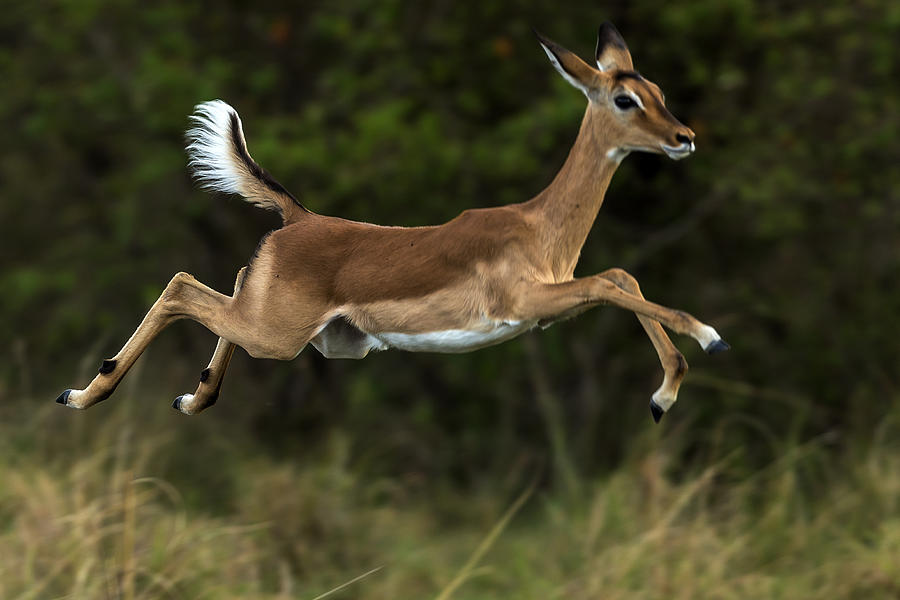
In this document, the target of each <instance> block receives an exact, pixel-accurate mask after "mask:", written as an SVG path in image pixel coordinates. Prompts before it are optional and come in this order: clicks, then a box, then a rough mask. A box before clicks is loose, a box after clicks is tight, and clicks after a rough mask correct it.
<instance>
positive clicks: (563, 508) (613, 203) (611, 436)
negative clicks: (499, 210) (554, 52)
mask: <svg viewBox="0 0 900 600" xmlns="http://www.w3.org/2000/svg"><path fill="white" fill-rule="evenodd" d="M605 20H611V21H613V22H614V23H615V24H616V26H617V27H618V28H619V30H620V31H621V32H622V34H623V35H624V37H625V39H626V40H627V42H628V44H629V47H630V50H631V53H632V56H633V58H634V63H635V67H636V68H637V69H638V70H639V71H641V72H642V73H643V74H644V75H645V76H646V77H648V78H649V79H651V80H652V81H655V82H656V83H658V84H659V85H660V86H661V87H662V89H663V90H664V92H665V94H666V98H667V103H668V106H669V108H670V109H671V111H672V112H673V114H675V115H676V116H677V117H678V118H679V119H680V120H682V121H683V122H684V123H685V124H687V125H688V126H690V127H691V128H692V129H693V130H694V131H695V132H696V133H697V147H698V152H697V153H696V154H695V155H694V156H693V157H692V158H691V159H690V160H686V161H681V162H677V163H676V162H672V161H670V160H668V159H666V158H664V157H659V156H651V155H642V154H633V155H631V156H630V157H629V158H628V159H627V160H626V161H625V162H624V163H623V164H622V166H621V167H620V169H619V171H618V172H617V174H616V176H615V178H614V180H613V182H612V185H611V187H610V189H609V192H608V194H607V196H606V202H605V204H604V206H603V209H602V210H601V212H600V216H599V218H598V220H597V223H596V225H595V227H594V230H593V232H592V235H591V236H590V237H589V239H588V242H587V245H586V246H585V248H584V251H583V254H582V259H581V263H580V265H579V268H578V270H577V271H576V275H588V274H592V273H595V272H599V271H601V270H603V269H606V268H609V267H611V266H621V267H624V268H626V269H627V270H629V271H630V272H631V273H633V274H634V275H635V276H636V277H637V278H638V280H639V281H640V282H641V286H642V290H643V292H644V294H645V295H646V296H647V297H648V298H649V299H651V300H653V301H656V302H659V303H661V304H664V305H667V306H672V307H677V308H681V309H684V310H686V311H689V312H691V313H692V314H694V315H696V316H698V317H699V318H700V319H701V320H703V321H705V322H707V323H710V324H712V325H713V326H714V327H716V329H717V330H718V331H719V332H721V333H722V335H723V336H724V337H725V339H727V340H728V341H729V342H730V343H731V345H732V350H731V351H730V352H728V353H725V354H722V355H717V356H714V357H709V356H706V355H704V354H703V353H702V352H701V351H700V350H699V348H698V347H697V345H696V344H695V343H694V342H693V341H692V340H690V339H687V338H684V337H678V336H674V335H673V341H675V343H676V345H678V347H679V348H680V349H681V351H682V352H684V354H685V356H686V357H687V359H688V362H689V363H690V365H691V371H690V372H689V374H688V376H687V378H686V380H685V383H684V386H683V387H682V390H681V394H680V401H679V402H678V404H676V405H675V407H674V408H673V409H672V410H671V411H670V412H669V413H668V414H667V415H666V417H665V418H664V419H663V421H662V422H661V424H660V425H658V426H654V424H653V423H652V420H651V418H650V415H649V412H648V409H647V404H648V401H649V397H650V394H651V393H652V392H653V391H654V390H655V389H656V388H657V386H658V385H659V383H660V382H661V380H662V370H661V368H660V366H659V363H658V360H657V358H656V355H655V353H654V351H653V348H652V346H651V344H650V342H649V340H648V339H647V338H646V336H645V335H644V333H643V331H642V330H641V328H640V326H639V324H638V322H637V320H636V319H635V318H634V317H633V316H632V315H630V314H628V313H626V312H624V311H621V310H618V309H614V308H602V309H597V310H594V311H591V312H588V313H586V314H584V315H582V316H580V317H579V318H577V319H576V320H572V321H568V322H565V323H561V324H558V325H555V326H554V327H552V328H551V329H548V330H546V331H540V332H533V333H529V334H526V335H524V336H522V337H521V338H519V339H516V340H514V341H511V342H508V343H506V344H503V345H500V346H496V347H493V348H489V349H485V350H481V351H478V352H474V353H471V354H467V355H434V354H432V355H429V354H407V353H403V352H397V351H391V352H385V353H380V354H374V355H371V356H369V357H368V358H366V359H365V360H364V361H344V360H332V361H329V360H325V359H324V358H322V357H321V356H320V355H318V354H317V353H316V352H315V350H313V349H312V348H309V349H307V350H306V351H305V352H303V353H302V354H301V355H300V356H299V357H298V358H297V359H296V360H294V361H293V362H290V363H281V362H275V361H262V360H252V359H250V358H249V357H248V356H247V355H246V354H245V353H243V351H241V350H238V352H237V353H236V355H235V358H234V360H233V361H232V364H231V367H230V369H229V372H228V375H227V377H226V381H225V385H224V388H223V392H222V395H221V398H220V401H219V403H218V404H217V405H216V406H215V407H214V409H212V410H209V411H208V412H205V413H203V414H202V416H198V417H194V418H188V417H185V416H184V415H181V414H180V413H177V412H175V411H173V410H172V409H171V408H169V405H170V404H171V401H172V400H173V399H174V398H175V396H177V395H179V394H182V393H185V392H191V391H193V390H194V388H195V386H196V384H197V378H198V375H199V372H200V370H201V369H203V368H204V367H205V365H206V364H207V361H208V359H209V357H210V355H211V353H212V350H213V348H214V346H215V342H216V338H215V336H213V334H211V333H210V332H208V331H207V330H205V329H203V328H202V327H201V326H199V325H197V324H195V323H190V322H179V323H177V324H175V325H174V326H173V327H171V328H169V329H168V330H166V331H165V332H164V333H163V334H162V335H161V336H160V337H159V338H158V339H157V341H156V342H155V343H154V344H153V345H151V346H150V348H149V350H148V351H147V353H146V354H145V356H144V357H143V358H142V359H141V360H140V361H139V362H138V364H137V365H136V367H135V369H134V370H132V372H131V373H130V374H129V376H128V377H127V378H126V379H125V380H124V382H123V384H122V385H121V386H120V387H119V389H118V391H117V392H116V394H115V395H114V396H113V397H112V398H111V399H110V400H109V401H108V402H105V403H103V404H100V405H98V406H97V407H95V408H93V409H92V410H90V411H88V412H85V413H76V412H73V411H67V410H64V409H62V408H60V407H59V406H57V405H55V404H54V403H53V399H54V398H55V397H56V396H57V395H58V394H59V392H60V391H62V390H63V389H65V388H67V387H76V388H78V387H84V385H85V384H87V383H88V381H89V380H90V378H91V377H92V376H93V374H94V373H95V372H96V368H97V366H98V365H99V364H100V362H101V360H102V359H103V358H107V357H109V356H112V355H113V354H115V353H116V352H117V350H118V349H119V347H120V346H121V345H122V343H123V342H124V341H125V340H126V339H127V338H128V336H130V335H131V333H132V331H133V330H134V328H135V327H136V326H137V324H138V323H139V321H140V319H141V318H142V316H143V314H144V313H145V311H146V310H147V308H148V307H149V306H150V304H152V302H153V301H154V300H155V299H156V297H157V296H158V295H159V293H160V292H161V290H162V288H163V287H164V286H165V284H166V282H167V281H168V280H169V278H170V277H171V276H172V275H173V274H174V273H175V272H177V271H182V270H183V271H188V272H190V273H192V274H193V275H195V276H196V277H197V278H198V279H199V280H201V281H203V282H204V283H206V284H208V285H211V286H212V287H214V288H216V289H218V290H220V291H223V292H227V293H230V290H231V288H232V285H233V281H234V276H235V273H236V272H237V270H238V269H239V268H240V267H241V266H243V265H244V264H246V262H247V260H248V257H249V256H250V255H251V253H252V252H253V249H254V248H255V246H256V243H257V241H258V239H259V238H260V237H261V236H262V235H263V234H265V233H266V232H267V231H269V230H271V229H273V228H276V227H278V226H279V224H280V222H279V220H278V217H277V215H275V214H274V213H267V212H263V211H259V210H258V209H255V208H253V207H251V206H250V205H248V204H245V203H243V202H241V201H240V200H239V199H235V198H229V197H223V196H213V195H209V194H205V193H202V192H200V191H198V190H196V189H195V188H194V186H193V185H192V183H191V181H190V179H189V177H188V174H187V170H186V168H185V160H186V159H185V155H184V152H183V149H182V148H183V144H184V138H183V135H184V130H185V129H186V128H187V126H188V122H187V116H188V114H190V113H191V111H192V108H193V106H194V105H195V104H197V103H198V102H201V101H204V100H208V99H212V98H222V99H224V100H226V101H227V102H229V103H231V104H232V105H233V106H235V107H236V108H237V109H238V111H239V112H240V114H241V116H242V118H243V121H244V129H245V132H246V134H247V138H248V144H249V147H250V151H251V153H252V154H253V156H254V158H256V160H257V161H258V162H260V163H261V164H262V165H263V166H265V167H266V168H267V169H268V170H269V171H270V172H271V173H272V174H273V175H274V176H275V177H276V178H277V179H278V180H279V181H280V182H281V183H283V184H284V185H285V187H287V188H288V189H289V190H291V191H292V192H294V193H295V194H297V195H298V196H299V197H300V198H301V200H302V201H303V203H304V204H305V205H306V206H308V207H309V208H310V209H311V210H313V211H315V212H319V213H323V214H329V215H338V216H342V217H345V218H350V219H354V220H363V221H370V222H375V223H382V224H393V225H407V226H415V225H425V224H434V223H440V222H444V221H446V220H449V219H451V218H453V217H454V216H455V215H457V214H458V213H459V212H460V211H462V210H463V209H465V208H470V207H479V206H495V205H499V204H505V203H510V202H519V201H523V200H526V199H528V198H530V197H531V196H533V195H535V194H536V193H537V192H538V191H540V190H541V189H542V188H543V187H544V186H545V185H547V184H548V183H549V182H550V180H551V179H552V177H553V175H554V174H555V172H556V171H557V169H558V168H559V167H560V166H561V165H562V163H563V161H564V159H565V157H566V154H567V152H568V150H569V148H570V146H571V144H572V142H573V141H574V139H575V135H576V133H577V131H578V127H579V123H580V118H581V115H582V113H583V111H584V108H585V99H584V97H583V96H582V95H581V94H580V93H579V92H578V91H576V90H574V89H572V88H571V87H570V86H568V85H567V84H566V83H565V82H564V81H563V80H562V78H560V77H559V76H558V75H557V74H556V72H555V71H554V70H553V68H552V67H551V65H549V64H548V62H547V59H546V56H545V54H544V53H543V52H542V51H541V49H540V47H539V46H538V44H537V42H536V41H535V39H534V37H533V35H532V33H531V30H530V28H531V27H532V26H535V27H537V28H538V29H540V30H541V31H542V32H544V33H545V34H546V35H547V36H549V37H550V38H552V39H554V40H555V41H557V42H559V43H561V44H562V45H564V46H566V47H568V48H569V49H570V50H572V51H574V52H576V53H578V54H580V55H581V56H582V57H584V58H590V57H592V56H593V49H594V43H595V39H596V38H595V35H596V27H597V26H599V24H600V23H602V22H603V21H605ZM898 39H900V4H898V3H896V2H886V1H872V0H870V1H866V0H859V1H855V2H840V3H838V2H834V3H825V4H823V3H813V2H808V3H802V2H776V1H761V2H752V1H748V0H692V1H690V2H653V1H649V0H641V1H633V2H613V3H605V4H598V3H596V2H582V1H580V0H577V1H572V2H566V3H553V2H546V3H533V2H521V1H520V2H515V1H483V2H477V3H476V2H447V1H443V0H436V1H433V2H417V3H411V2H399V1H396V0H387V1H381V2H371V1H355V2H350V1H337V2H303V3H291V2H272V1H268V0H258V1H256V2H191V3H186V2H181V1H176V0H159V1H156V2H153V3H148V4H146V5H145V6H142V7H138V6H137V4H136V3H132V2H127V1H96V0H78V1H71V0H70V1H56V2H49V1H35V2H28V3H25V2H19V3H14V2H13V3H10V2H7V3H4V6H3V10H2V11H0V40H2V47H0V78H2V81H3V84H2V91H0V128H2V130H3V132H4V137H5V142H6V143H5V144H3V150H2V151H0V152H2V154H0V224H2V236H0V290H2V293H0V339H2V340H3V343H2V344H0V353H2V361H0V597H3V598H56V597H71V598H101V597H102V598H120V597H121V598H165V597H172V598H198V597H204V598H231V597H253V598H295V597H296V598H316V597H326V596H323V594H328V596H327V597H335V598H338V597H341V598H359V597H361V598H425V597H440V598H449V597H451V596H452V597H454V598H500V597H516V598H658V597H661V596H663V595H665V596H667V597H671V598H742V597H750V598H761V597H765V598H798V597H804V598H829V599H831V598H858V597H866V598H878V597H884V598H895V597H897V595H898V594H900V560H898V557H900V454H898V450H900V368H898V367H900V338H898V334H900V306H898V301H900V291H898V288H897V281H898V275H900V237H898V230H900V160H898V159H900V94H898V92H900V51H898V46H897V40H898ZM358 577H359V578H360V579H358V580H356V578H358ZM342 585H346V587H344V588H341V589H336V588H339V586H342Z"/></svg>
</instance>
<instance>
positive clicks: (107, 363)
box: [98, 360, 116, 375]
mask: <svg viewBox="0 0 900 600" xmlns="http://www.w3.org/2000/svg"><path fill="white" fill-rule="evenodd" d="M115 370H116V361H114V360H104V361H103V364H102V365H100V369H99V370H98V371H99V373H100V374H101V375H109V374H110V373H112V372H113V371H115Z"/></svg>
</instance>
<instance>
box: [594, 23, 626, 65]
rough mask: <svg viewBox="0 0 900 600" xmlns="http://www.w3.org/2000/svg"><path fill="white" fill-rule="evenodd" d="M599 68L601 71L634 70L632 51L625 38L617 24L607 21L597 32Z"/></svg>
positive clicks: (596, 54)
mask: <svg viewBox="0 0 900 600" xmlns="http://www.w3.org/2000/svg"><path fill="white" fill-rule="evenodd" d="M595 57H596V60H597V68H598V69H600V70H601V71H609V70H610V69H618V70H620V71H634V65H633V64H632V63H631V53H630V52H629V51H628V46H626V45H625V39H624V38H623V37H622V34H621V33H619V30H618V29H616V26H615V25H613V24H612V23H610V22H609V21H607V22H606V23H604V24H603V25H601V26H600V31H599V32H598V33H597V51H596V53H595Z"/></svg>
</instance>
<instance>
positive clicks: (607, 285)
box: [520, 269, 729, 421]
mask: <svg viewBox="0 0 900 600" xmlns="http://www.w3.org/2000/svg"><path fill="white" fill-rule="evenodd" d="M599 304H612V305H614V306H619V307H621V308H625V309H628V310H630V311H632V312H634V313H635V314H636V315H637V317H638V319H639V320H640V322H641V325H643V327H644V330H645V331H646V332H647V335H648V336H649V337H650V340H651V341H652V342H653V346H654V348H656V351H657V354H658V355H659V359H660V362H661V363H662V365H663V369H664V370H665V378H664V379H663V384H662V385H661V386H660V388H659V389H658V390H657V391H656V393H654V394H653V399H652V400H651V401H650V410H651V412H652V414H653V418H654V420H656V421H659V419H660V418H661V417H662V415H663V413H664V412H665V411H667V410H668V409H669V408H670V407H671V406H672V404H674V403H675V399H676V397H677V394H678V387H679V386H680V384H681V380H682V379H683V377H684V374H685V372H686V371H687V361H685V360H684V357H683V356H682V355H681V353H680V352H678V350H677V349H676V348H675V347H674V346H673V345H672V342H671V341H670V340H669V338H668V336H667V335H666V333H665V331H663V329H662V327H660V323H662V324H663V325H665V326H666V327H668V328H669V329H671V330H673V331H675V332H677V333H681V334H685V335H690V336H691V337H693V338H694V339H695V340H697V341H698V342H699V343H700V345H701V347H703V349H704V350H705V351H706V352H708V353H709V354H715V353H717V352H722V351H724V350H727V349H728V348H729V346H728V344H727V343H725V341H724V340H723V339H722V338H721V336H719V334H718V333H717V332H716V330H715V329H713V328H712V327H710V326H709V325H705V324H703V323H701V322H700V321H698V320H697V319H695V318H694V317H692V316H691V315H689V314H687V313H685V312H683V311H679V310H673V309H671V308H666V307H664V306H660V305H659V304H654V303H653V302H648V301H647V300H645V299H644V297H643V296H642V295H641V292H640V288H639V287H638V284H637V281H636V280H635V279H634V277H632V276H631V275H629V274H628V273H627V272H625V271H624V270H622V269H610V270H608V271H604V272H603V273H600V274H599V275H594V276H593V277H587V278H584V279H575V280H573V281H567V282H565V283H557V284H532V285H528V286H526V287H524V288H523V289H522V292H521V294H520V307H521V310H522V311H523V313H524V315H526V316H527V318H532V319H538V320H547V321H553V320H556V319H558V318H561V317H566V316H568V315H571V314H573V313H576V312H581V311H582V310H585V309H587V308H590V307H592V306H597V305H599Z"/></svg>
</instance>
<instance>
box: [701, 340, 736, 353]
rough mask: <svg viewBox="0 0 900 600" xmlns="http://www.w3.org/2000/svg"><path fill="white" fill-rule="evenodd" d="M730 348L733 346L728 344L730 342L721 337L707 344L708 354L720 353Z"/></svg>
mask: <svg viewBox="0 0 900 600" xmlns="http://www.w3.org/2000/svg"><path fill="white" fill-rule="evenodd" d="M729 348H731V346H729V345H728V342H726V341H725V340H721V339H720V340H716V341H715V342H713V343H712V344H710V345H709V346H707V347H706V353H707V354H718V353H719V352H725V351H726V350H728V349H729Z"/></svg>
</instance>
